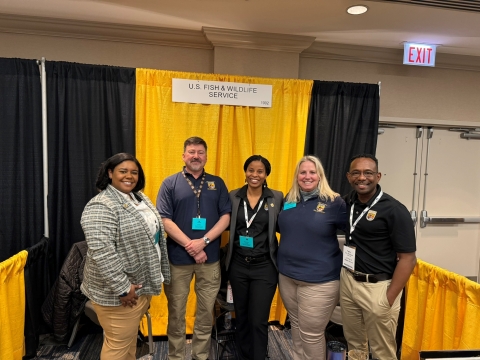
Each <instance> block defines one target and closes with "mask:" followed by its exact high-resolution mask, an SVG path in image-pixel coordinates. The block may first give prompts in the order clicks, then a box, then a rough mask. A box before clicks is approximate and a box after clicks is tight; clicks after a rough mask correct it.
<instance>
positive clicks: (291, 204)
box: [283, 202, 297, 210]
mask: <svg viewBox="0 0 480 360" xmlns="http://www.w3.org/2000/svg"><path fill="white" fill-rule="evenodd" d="M296 207H297V203H296V202H286V203H284V204H283V210H288V209H293V208H296Z"/></svg>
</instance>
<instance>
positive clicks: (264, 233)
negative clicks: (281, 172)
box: [225, 155, 283, 360]
mask: <svg viewBox="0 0 480 360" xmlns="http://www.w3.org/2000/svg"><path fill="white" fill-rule="evenodd" d="M243 169H244V171H245V178H246V180H245V181H246V185H245V186H243V187H242V188H240V189H236V190H233V191H231V192H230V199H231V201H232V216H231V218H230V242H229V244H228V253H227V258H226V262H225V264H226V267H227V270H228V271H229V279H230V284H231V286H232V292H233V299H234V307H235V316H236V321H237V328H236V332H235V334H236V344H237V349H238V351H239V355H240V358H241V359H245V360H246V359H248V360H264V359H265V355H266V352H267V345H268V317H269V314H270V306H271V303H272V299H273V296H274V295H275V290H276V288H277V282H278V270H277V249H278V241H277V237H276V227H277V217H278V213H279V212H280V209H281V208H282V204H283V194H282V193H281V192H280V191H275V190H271V189H269V188H268V187H267V181H266V179H267V176H268V175H269V174H270V171H271V165H270V162H269V161H268V160H267V159H265V158H264V157H262V156H260V155H253V156H250V157H249V158H248V159H247V161H245V164H244V166H243Z"/></svg>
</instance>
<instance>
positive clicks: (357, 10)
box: [347, 5, 368, 15]
mask: <svg viewBox="0 0 480 360" xmlns="http://www.w3.org/2000/svg"><path fill="white" fill-rule="evenodd" d="M367 10H368V7H366V6H365V5H355V6H350V7H349V8H348V9H347V12H348V13H349V14H350V15H360V14H364V13H366V12H367Z"/></svg>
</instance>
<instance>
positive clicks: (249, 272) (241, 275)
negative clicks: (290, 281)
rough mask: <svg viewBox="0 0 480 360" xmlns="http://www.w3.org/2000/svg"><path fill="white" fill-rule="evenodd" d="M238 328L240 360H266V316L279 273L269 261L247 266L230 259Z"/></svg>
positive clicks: (244, 263)
mask: <svg viewBox="0 0 480 360" xmlns="http://www.w3.org/2000/svg"><path fill="white" fill-rule="evenodd" d="M229 279H230V285H231V286H232V292H233V305H234V307H235V318H236V324H237V328H236V330H235V344H236V347H237V350H238V352H239V355H240V358H241V359H244V360H265V355H266V353H267V345H268V317H269V315H270V306H271V304H272V299H273V296H274V295H275V290H276V289H277V283H278V272H277V269H276V268H275V265H273V262H272V261H271V260H270V259H266V260H264V261H262V262H260V263H256V264H251V263H247V262H246V261H245V259H243V258H242V257H240V256H235V254H234V256H233V259H232V262H231V264H230V269H229Z"/></svg>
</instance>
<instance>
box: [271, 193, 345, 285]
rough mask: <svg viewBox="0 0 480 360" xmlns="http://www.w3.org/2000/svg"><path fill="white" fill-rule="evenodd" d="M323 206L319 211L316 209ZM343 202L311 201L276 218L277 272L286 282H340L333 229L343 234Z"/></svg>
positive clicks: (302, 203) (339, 252) (339, 259)
mask: <svg viewBox="0 0 480 360" xmlns="http://www.w3.org/2000/svg"><path fill="white" fill-rule="evenodd" d="M322 204H323V205H325V206H324V207H323V209H322V208H319V205H322ZM345 224H346V213H345V201H343V199H342V198H341V197H339V196H337V197H336V198H335V200H334V201H331V200H322V199H320V198H319V197H314V198H311V199H308V200H307V201H303V199H302V200H301V201H300V202H299V203H297V206H296V207H294V208H290V209H287V210H283V211H282V212H281V213H280V215H279V216H278V228H279V231H280V234H281V237H280V243H279V248H278V257H277V263H278V270H279V271H280V273H281V274H282V275H285V276H288V277H289V278H292V279H295V280H300V281H305V282H309V283H323V282H327V281H333V280H338V279H340V269H341V267H342V252H341V251H340V248H339V246H338V240H337V229H338V230H342V231H343V230H345Z"/></svg>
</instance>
